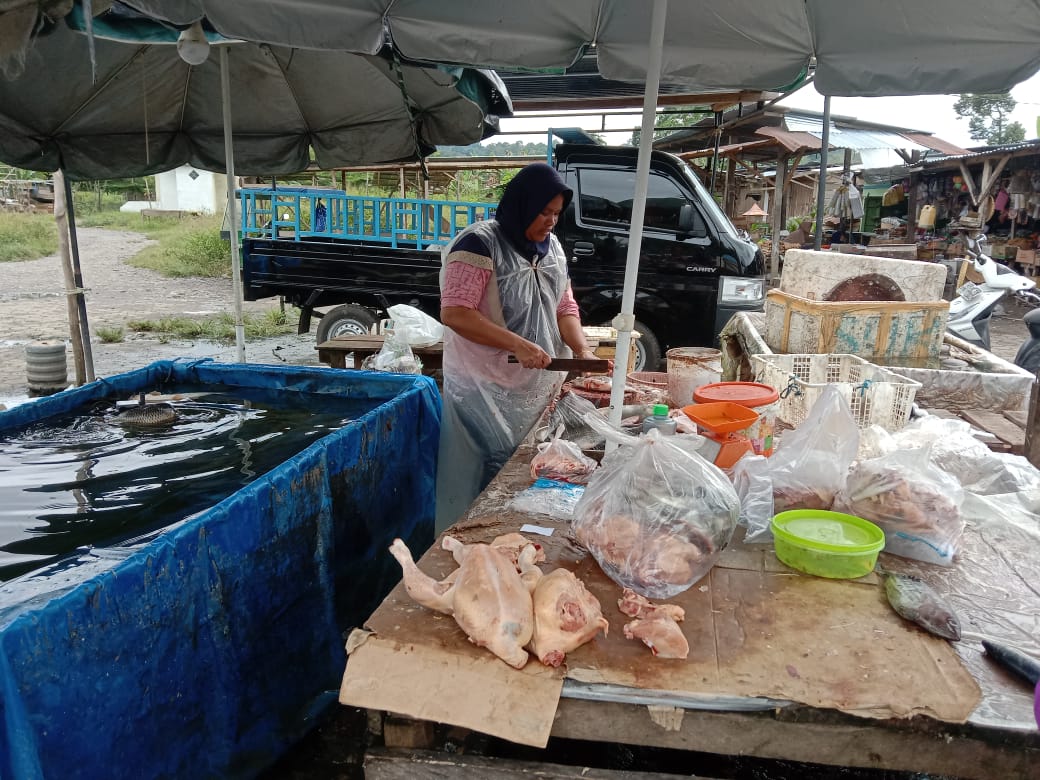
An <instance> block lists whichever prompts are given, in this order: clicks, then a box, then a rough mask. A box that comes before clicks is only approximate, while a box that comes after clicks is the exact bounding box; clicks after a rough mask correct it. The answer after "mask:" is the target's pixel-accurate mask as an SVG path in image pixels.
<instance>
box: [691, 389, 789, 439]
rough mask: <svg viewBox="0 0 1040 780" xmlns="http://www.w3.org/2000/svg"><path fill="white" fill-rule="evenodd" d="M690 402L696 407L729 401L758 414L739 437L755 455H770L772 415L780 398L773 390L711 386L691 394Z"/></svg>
mask: <svg viewBox="0 0 1040 780" xmlns="http://www.w3.org/2000/svg"><path fill="white" fill-rule="evenodd" d="M693 400H694V401H695V402H697V403H699V404H709V403H718V402H720V401H729V402H731V403H735V404H740V405H741V406H746V407H747V408H748V409H752V410H754V411H755V412H758V419H757V420H755V422H754V423H752V424H751V426H750V427H748V428H746V429H745V430H744V431H742V434H741V435H743V436H747V438H748V440H750V442H751V446H752V448H753V449H754V450H755V454H756V455H766V456H768V455H772V454H773V438H774V434H775V433H776V415H777V412H778V411H779V410H780V394H779V393H778V392H777V391H776V390H775V389H774V388H772V387H770V386H769V385H763V384H760V383H758V382H715V383H714V384H709V385H704V386H703V387H700V388H698V389H697V390H695V391H694V393H693Z"/></svg>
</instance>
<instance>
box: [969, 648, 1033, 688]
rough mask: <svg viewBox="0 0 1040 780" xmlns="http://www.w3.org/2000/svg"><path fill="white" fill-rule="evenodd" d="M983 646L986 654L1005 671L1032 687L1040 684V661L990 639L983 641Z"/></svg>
mask: <svg viewBox="0 0 1040 780" xmlns="http://www.w3.org/2000/svg"><path fill="white" fill-rule="evenodd" d="M982 646H983V647H984V648H986V654H987V655H989V656H991V657H992V658H993V660H994V661H996V662H997V663H999V664H1000V665H1001V666H1003V667H1004V668H1005V669H1008V670H1010V671H1012V672H1014V673H1015V674H1017V675H1018V676H1019V677H1021V678H1022V679H1023V680H1026V681H1027V682H1029V683H1030V684H1032V685H1036V684H1037V683H1040V661H1037V660H1036V659H1034V658H1031V657H1029V656H1028V655H1026V654H1025V653H1020V652H1019V651H1018V650H1012V649H1011V648H1010V647H1005V646H1004V645H998V644H997V643H996V642H991V641H990V640H988V639H983V640H982Z"/></svg>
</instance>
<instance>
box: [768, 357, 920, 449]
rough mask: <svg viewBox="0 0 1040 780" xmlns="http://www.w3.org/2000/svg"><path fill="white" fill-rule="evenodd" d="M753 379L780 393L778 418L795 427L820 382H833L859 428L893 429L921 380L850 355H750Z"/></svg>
mask: <svg viewBox="0 0 1040 780" xmlns="http://www.w3.org/2000/svg"><path fill="white" fill-rule="evenodd" d="M751 365H752V367H753V368H754V371H755V379H756V380H757V381H758V382H761V383H762V384H765V385H769V386H770V387H772V388H774V389H776V390H777V391H778V392H779V393H780V411H779V416H780V419H781V420H783V421H784V422H785V423H787V424H788V425H791V426H795V427H797V426H798V425H800V424H801V423H802V422H803V421H804V420H805V418H806V417H808V416H809V410H810V409H812V406H813V404H814V403H816V399H817V398H819V397H820V393H822V392H823V388H824V387H826V386H827V385H828V384H832V385H836V386H837V388H838V390H839V392H840V393H841V395H842V397H844V398H845V400H846V401H847V402H848V404H849V409H851V410H852V417H853V419H855V420H856V424H857V425H858V426H859V427H860V428H866V427H868V426H870V425H880V426H881V427H882V428H884V429H886V430H889V431H896V430H899V429H900V428H902V427H903V426H904V425H906V423H907V421H908V420H909V419H910V410H911V407H912V406H913V404H914V397H915V396H916V395H917V391H918V389H919V388H920V387H921V384H920V382H915V381H913V380H912V379H907V378H906V377H904V376H900V375H899V374H897V373H895V372H894V371H890V370H889V369H887V368H882V367H881V366H875V365H874V364H873V363H870V362H868V361H866V360H864V359H863V358H860V357H856V356H855V355H842V354H829V355H752V356H751Z"/></svg>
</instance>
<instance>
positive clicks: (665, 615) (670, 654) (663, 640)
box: [618, 588, 690, 658]
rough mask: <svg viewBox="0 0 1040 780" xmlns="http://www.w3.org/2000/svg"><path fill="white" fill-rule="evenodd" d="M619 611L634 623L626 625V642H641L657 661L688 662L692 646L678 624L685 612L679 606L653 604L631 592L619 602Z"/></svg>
mask: <svg viewBox="0 0 1040 780" xmlns="http://www.w3.org/2000/svg"><path fill="white" fill-rule="evenodd" d="M618 609H620V610H621V611H622V612H624V613H625V614H626V615H628V616H629V617H633V618H635V620H633V621H631V622H630V623H628V624H626V625H625V628H624V631H625V639H638V640H640V641H641V642H642V643H643V644H644V645H646V646H647V647H649V648H650V650H651V651H652V652H653V654H654V655H655V656H657V657H658V658H686V656H688V655H689V653H690V644H689V642H687V641H686V637H685V636H684V635H683V632H682V629H681V628H679V621H681V620H682V619H683V618H685V617H686V611H685V610H684V609H683V608H682V607H680V606H679V605H678V604H654V603H653V602H652V601H650V600H649V599H647V598H644V597H643V596H640V595H639V594H638V593H636V592H635V591H633V590H632V589H631V588H625V590H624V591H623V592H622V593H621V598H619V599H618Z"/></svg>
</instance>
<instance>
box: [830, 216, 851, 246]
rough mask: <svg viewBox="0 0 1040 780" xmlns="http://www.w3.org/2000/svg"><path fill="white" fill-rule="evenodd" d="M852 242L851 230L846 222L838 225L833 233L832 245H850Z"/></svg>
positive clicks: (843, 221)
mask: <svg viewBox="0 0 1040 780" xmlns="http://www.w3.org/2000/svg"><path fill="white" fill-rule="evenodd" d="M849 242H850V236H849V229H848V227H847V226H846V224H845V220H842V221H841V222H839V223H838V227H836V228H834V230H832V231H831V237H830V243H831V244H848V243H849Z"/></svg>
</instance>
